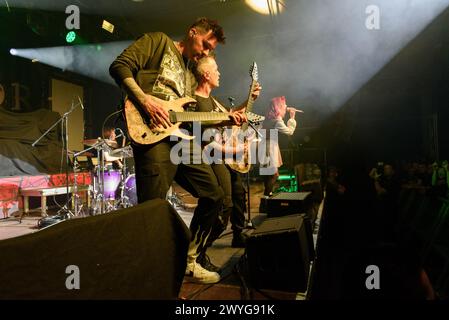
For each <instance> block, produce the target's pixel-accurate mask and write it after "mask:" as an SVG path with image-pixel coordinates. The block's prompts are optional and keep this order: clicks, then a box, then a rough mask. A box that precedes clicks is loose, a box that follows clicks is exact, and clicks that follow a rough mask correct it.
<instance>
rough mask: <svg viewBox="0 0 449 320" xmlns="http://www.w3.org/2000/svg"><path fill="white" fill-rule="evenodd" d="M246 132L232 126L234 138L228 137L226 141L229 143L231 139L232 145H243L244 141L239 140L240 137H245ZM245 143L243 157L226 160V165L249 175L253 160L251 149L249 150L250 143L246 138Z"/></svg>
mask: <svg viewBox="0 0 449 320" xmlns="http://www.w3.org/2000/svg"><path fill="white" fill-rule="evenodd" d="M244 134H245V132H243V131H242V128H240V127H238V126H232V136H231V137H226V141H229V140H228V139H231V141H232V142H231V143H232V145H238V144H240V143H242V139H241V138H239V136H240V135H244ZM243 143H244V144H245V148H244V149H243V150H244V151H243V155H242V156H240V157H239V158H238V159H236V160H231V159H229V160H226V164H227V165H228V167H229V168H230V169H232V170H234V171H237V172H240V173H248V172H249V170H250V169H251V159H250V155H251V152H250V150H249V149H250V148H249V141H248V139H247V138H246V137H245V138H244V141H243Z"/></svg>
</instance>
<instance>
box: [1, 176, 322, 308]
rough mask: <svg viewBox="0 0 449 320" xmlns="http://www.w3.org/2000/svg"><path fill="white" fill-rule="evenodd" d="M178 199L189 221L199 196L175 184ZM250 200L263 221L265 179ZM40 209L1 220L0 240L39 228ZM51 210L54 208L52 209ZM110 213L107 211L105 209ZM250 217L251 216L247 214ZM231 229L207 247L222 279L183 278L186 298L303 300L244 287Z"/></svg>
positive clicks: (258, 221)
mask: <svg viewBox="0 0 449 320" xmlns="http://www.w3.org/2000/svg"><path fill="white" fill-rule="evenodd" d="M174 191H175V192H176V194H177V196H178V199H180V200H181V201H182V202H183V203H184V204H185V207H184V208H181V207H179V206H175V208H176V210H177V211H178V213H179V214H180V216H181V217H182V219H183V220H184V222H185V223H186V225H190V221H191V219H192V215H193V210H194V207H195V206H196V201H197V200H196V199H195V198H193V197H192V196H191V195H190V194H189V193H187V192H186V191H185V190H183V189H182V188H180V187H179V186H177V185H175V186H174ZM250 195H251V198H250V202H251V212H250V216H251V222H252V226H253V227H257V226H258V225H260V224H261V223H262V222H263V221H264V220H265V219H266V214H263V213H259V204H260V199H261V197H262V195H263V183H261V182H259V181H253V182H251V186H250ZM321 211H322V204H321V206H320V209H319V212H318V216H317V219H316V223H315V230H314V234H313V238H314V245H316V239H317V232H318V229H319V222H320V218H321ZM39 212H40V211H39V210H35V211H32V212H31V213H30V214H28V215H26V216H24V217H23V219H22V223H19V219H18V218H15V217H11V218H8V219H3V220H0V240H2V239H7V238H12V237H17V236H21V235H25V234H28V233H31V232H37V231H38V230H39V229H38V227H37V223H38V221H39V219H40V216H39ZM49 212H50V214H52V213H53V214H54V213H55V212H51V211H49ZM106 214H108V213H106ZM247 217H248V216H247ZM253 231H254V229H253V228H249V227H248V228H247V229H246V230H245V231H244V232H245V233H246V234H248V235H249V234H251V233H252V232H253ZM231 241H232V230H231V224H230V223H229V224H228V228H227V230H226V231H225V232H224V233H223V234H222V235H221V237H220V238H219V239H218V240H217V241H215V242H214V244H213V246H212V247H211V248H210V249H209V250H208V255H209V257H210V259H211V262H212V263H213V264H215V265H216V266H218V267H220V268H221V269H222V272H221V276H222V280H221V281H220V282H219V283H217V284H213V285H201V284H194V283H188V282H184V283H183V285H182V288H181V291H180V295H179V298H180V299H185V300H246V299H256V300H265V299H281V300H304V299H305V297H306V293H305V292H300V293H289V292H279V291H271V290H270V291H268V290H267V291H265V290H264V291H255V290H251V291H248V290H246V291H245V290H242V289H243V288H244V286H242V281H241V278H240V277H239V275H238V273H237V272H236V266H237V264H238V262H239V260H240V258H241V257H242V255H243V254H244V249H243V248H232V247H231Z"/></svg>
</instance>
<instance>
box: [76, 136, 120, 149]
mask: <svg viewBox="0 0 449 320" xmlns="http://www.w3.org/2000/svg"><path fill="white" fill-rule="evenodd" d="M102 140H104V141H105V142H106V144H107V145H108V146H109V147H111V148H118V144H117V141H114V140H109V139H101V138H97V139H86V140H83V144H85V145H86V146H89V147H92V146H94V145H96V144H97V143H99V142H101V141H102Z"/></svg>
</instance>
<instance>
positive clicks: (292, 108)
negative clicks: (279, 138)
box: [287, 107, 304, 113]
mask: <svg viewBox="0 0 449 320" xmlns="http://www.w3.org/2000/svg"><path fill="white" fill-rule="evenodd" d="M287 111H295V112H300V113H304V111H302V110H300V109H296V108H294V107H287Z"/></svg>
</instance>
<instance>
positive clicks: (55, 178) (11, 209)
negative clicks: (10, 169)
mask: <svg viewBox="0 0 449 320" xmlns="http://www.w3.org/2000/svg"><path fill="white" fill-rule="evenodd" d="M76 180H77V183H78V185H90V184H91V182H92V177H91V174H90V172H82V173H77V177H76ZM73 182H74V176H73V173H72V174H69V184H73ZM65 185H66V176H65V174H54V175H40V176H16V177H7V178H0V208H1V210H2V214H3V218H8V217H9V216H12V214H13V213H15V212H17V211H18V210H19V209H20V208H23V203H22V201H20V197H19V189H20V188H45V187H56V186H65ZM0 218H1V215H0Z"/></svg>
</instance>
